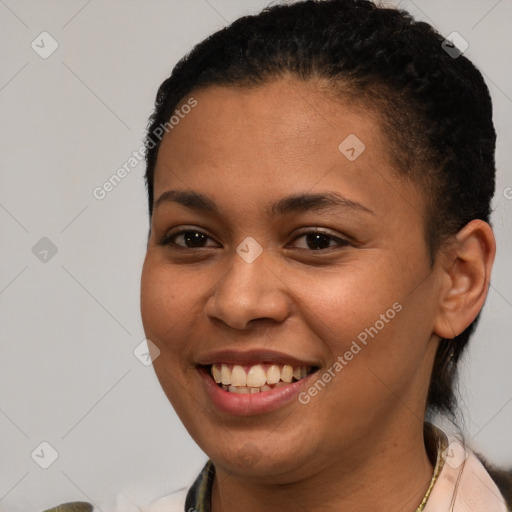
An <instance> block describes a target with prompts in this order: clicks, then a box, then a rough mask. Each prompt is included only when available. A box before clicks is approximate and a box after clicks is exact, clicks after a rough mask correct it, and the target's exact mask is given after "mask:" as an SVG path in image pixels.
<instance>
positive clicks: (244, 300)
mask: <svg viewBox="0 0 512 512" xmlns="http://www.w3.org/2000/svg"><path fill="white" fill-rule="evenodd" d="M228 266H229V268H228V270H227V271H226V272H224V273H223V274H222V276H221V277H220V278H219V280H218V282H217V283H216V285H215V286H214V288H213V290H212V294H211V296H210V297H209V298H208V300H207V302H206V306H205V313H206V315H207V316H208V317H209V318H211V319H216V320H218V321H221V322H223V323H224V324H226V325H228V326H229V327H231V328H233V329H238V330H244V329H248V328H250V327H252V326H255V325H256V324H259V323H261V322H263V321H265V320H267V321H273V322H276V323H278V322H283V321H284V320H286V318H287V317H288V316H289V314H290V302H289V296H288V294H287V287H286V285H285V284H284V283H283V281H282V280H281V279H280V278H279V277H278V275H277V272H276V269H274V270H273V269H272V267H271V263H270V262H269V258H267V255H266V254H265V251H263V253H262V254H261V255H260V256H259V257H258V258H257V259H256V260H255V261H253V262H252V263H248V262H246V261H244V259H242V258H241V257H240V256H239V254H237V253H234V254H233V255H232V256H231V259H230V261H229V262H228Z"/></svg>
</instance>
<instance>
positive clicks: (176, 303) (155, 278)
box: [141, 253, 190, 349]
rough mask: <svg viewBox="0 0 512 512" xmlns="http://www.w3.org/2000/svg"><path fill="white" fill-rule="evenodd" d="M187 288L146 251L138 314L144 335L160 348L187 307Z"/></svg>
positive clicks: (177, 326) (184, 314)
mask: <svg viewBox="0 0 512 512" xmlns="http://www.w3.org/2000/svg"><path fill="white" fill-rule="evenodd" d="M189 289H190V288H189V287H188V288H187V287H186V286H183V284H182V282H181V281H180V280H179V279H177V276H176V275H175V274H173V273H171V272H169V270H168V269H166V267H165V266H163V265H161V264H159V263H158V261H157V258H155V257H154V256H152V255H151V254H150V253H148V255H147V256H146V260H145V261H144V266H143V269H142V277H141V316H142V323H143V325H144V331H145V333H146V336H147V337H148V338H149V339H151V340H152V341H153V342H154V343H155V344H156V345H157V346H159V348H160V349H161V345H162V340H167V339H168V338H169V334H171V333H172V331H173V327H175V328H179V326H180V323H181V322H182V321H183V319H184V318H185V316H186V312H187V310H188V309H190V305H189V302H190V292H189V291H188V290H189Z"/></svg>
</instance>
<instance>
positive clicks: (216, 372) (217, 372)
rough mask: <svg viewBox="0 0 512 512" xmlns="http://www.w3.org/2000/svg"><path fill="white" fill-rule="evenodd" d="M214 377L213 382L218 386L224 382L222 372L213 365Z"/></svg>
mask: <svg viewBox="0 0 512 512" xmlns="http://www.w3.org/2000/svg"><path fill="white" fill-rule="evenodd" d="M212 376H213V380H214V381H215V382H216V383H217V384H219V383H220V382H222V377H221V376H220V370H219V367H218V366H217V365H216V364H214V365H212Z"/></svg>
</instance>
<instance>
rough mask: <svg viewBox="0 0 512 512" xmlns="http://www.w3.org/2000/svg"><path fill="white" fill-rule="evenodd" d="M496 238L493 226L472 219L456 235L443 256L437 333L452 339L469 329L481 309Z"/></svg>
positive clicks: (486, 289)
mask: <svg viewBox="0 0 512 512" xmlns="http://www.w3.org/2000/svg"><path fill="white" fill-rule="evenodd" d="M495 254H496V241H495V239H494V234H493V231H492V228H491V226H489V224H488V223H487V222H484V221H482V220H472V221H471V222H469V223H468V224H466V225H465V226H464V227H463V228H462V229H461V230H460V231H459V232H458V233H457V235H456V236H455V239H454V241H453V242H451V243H450V244H449V247H448V248H447V249H446V251H445V252H444V253H443V255H442V260H443V261H442V263H441V265H442V267H443V269H442V286H441V295H440V299H439V315H438V318H437V320H436V324H435V327H434V332H435V333H436V334H437V335H438V336H440V337H441V338H444V339H452V338H454V337H455V336H458V335H459V334H460V333H461V332H463V331H464V329H466V328H467V327H468V326H469V325H470V324H471V322H472V321H473V320H474V319H475V318H476V316H477V315H478V313H479V312H480V310H481V309H482V307H483V305H484V302H485V298H486V297H487V291H488V288H489V281H490V278H491V270H492V264H493V262H494V256H495Z"/></svg>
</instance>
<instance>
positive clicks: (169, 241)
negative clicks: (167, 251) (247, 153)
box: [159, 229, 351, 253]
mask: <svg viewBox="0 0 512 512" xmlns="http://www.w3.org/2000/svg"><path fill="white" fill-rule="evenodd" d="M186 233H194V234H197V233H199V234H201V235H204V236H205V237H206V238H208V239H210V240H214V239H213V238H212V237H210V236H208V235H207V234H206V233H204V232H203V231H200V230H198V229H183V230H181V231H178V232H176V233H172V234H169V235H165V236H164V237H163V239H162V240H161V241H160V242H159V245H161V246H168V245H172V246H174V247H178V248H180V249H189V250H193V249H209V248H210V247H211V246H210V247H187V246H185V245H179V244H177V243H176V242H175V240H176V238H177V237H178V236H181V235H184V234H186ZM308 235H323V236H325V237H327V238H329V239H330V241H333V240H334V241H336V242H337V247H346V246H347V245H351V244H350V242H349V241H348V240H346V239H344V238H340V237H336V236H334V235H330V234H329V233H326V232H324V231H320V230H316V229H312V230H310V231H305V232H303V233H301V234H300V235H298V236H297V237H296V238H294V240H293V241H296V240H298V239H299V238H302V237H305V236H308ZM333 247H335V246H329V247H326V248H323V249H309V248H303V247H301V248H300V250H302V251H308V252H312V253H319V252H323V251H327V250H330V249H333Z"/></svg>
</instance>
